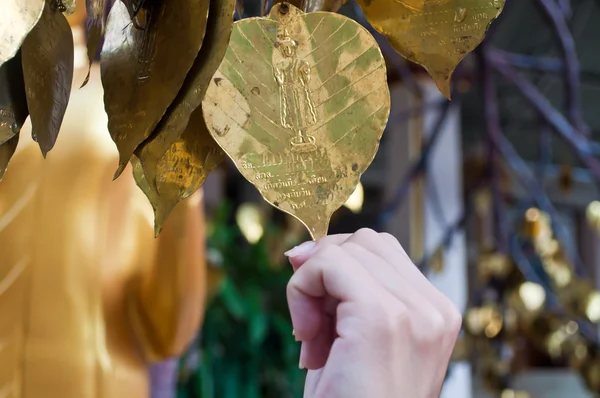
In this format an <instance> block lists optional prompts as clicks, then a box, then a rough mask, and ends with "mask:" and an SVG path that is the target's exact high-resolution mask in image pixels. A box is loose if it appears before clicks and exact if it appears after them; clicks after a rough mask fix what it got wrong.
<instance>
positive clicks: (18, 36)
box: [0, 0, 45, 66]
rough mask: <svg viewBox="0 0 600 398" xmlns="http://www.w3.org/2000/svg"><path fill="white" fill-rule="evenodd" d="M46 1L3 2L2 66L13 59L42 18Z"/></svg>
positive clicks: (9, 0) (0, 37) (0, 30)
mask: <svg viewBox="0 0 600 398" xmlns="http://www.w3.org/2000/svg"><path fill="white" fill-rule="evenodd" d="M44 4H45V3H44V0H2V6H1V11H2V23H1V24H0V66H2V64H3V63H4V62H6V61H8V60H9V59H11V58H12V57H13V56H14V55H15V54H16V53H17V51H19V48H21V44H22V43H23V40H25V37H26V36H27V34H28V33H29V32H30V31H31V29H33V27H34V26H35V24H36V23H37V21H38V20H39V19H40V17H41V16H42V10H43V9H44Z"/></svg>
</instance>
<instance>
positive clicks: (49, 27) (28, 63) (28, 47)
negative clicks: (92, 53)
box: [22, 4, 73, 156]
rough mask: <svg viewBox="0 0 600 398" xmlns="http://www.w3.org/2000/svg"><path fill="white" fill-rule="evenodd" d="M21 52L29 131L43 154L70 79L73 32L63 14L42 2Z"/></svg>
mask: <svg viewBox="0 0 600 398" xmlns="http://www.w3.org/2000/svg"><path fill="white" fill-rule="evenodd" d="M22 53H23V54H22V58H23V76H24V78H25V89H26V93H27V106H28V108H29V114H30V115H31V124H32V126H33V130H32V134H33V137H34V139H35V140H36V141H37V142H38V144H39V145H40V149H41V150H42V154H43V155H44V156H46V154H47V153H48V152H49V151H50V150H51V149H52V147H54V143H55V142H56V138H57V137H58V132H59V131H60V126H61V123H62V121H63V117H64V115H65V111H66V109H67V104H68V103H69V96H70V93H71V84H72V81H73V33H72V32H71V27H70V26H69V23H68V22H67V20H66V18H65V16H64V15H63V14H62V13H61V12H60V11H58V10H55V9H54V8H53V7H52V6H50V5H49V4H46V7H45V8H44V12H43V13H42V17H41V18H40V20H39V22H38V24H37V25H36V26H35V28H33V29H32V30H31V32H30V33H29V35H28V36H27V38H26V39H25V41H24V42H23V48H22Z"/></svg>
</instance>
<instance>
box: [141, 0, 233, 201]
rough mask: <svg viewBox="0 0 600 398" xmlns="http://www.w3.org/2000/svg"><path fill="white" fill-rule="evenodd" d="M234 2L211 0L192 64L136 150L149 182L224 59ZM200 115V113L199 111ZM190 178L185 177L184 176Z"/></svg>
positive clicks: (196, 124) (153, 180)
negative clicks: (208, 14) (201, 36)
mask: <svg viewBox="0 0 600 398" xmlns="http://www.w3.org/2000/svg"><path fill="white" fill-rule="evenodd" d="M235 4H236V1H235V0H212V1H211V3H210V10H211V13H210V18H209V19H208V25H207V27H206V35H205V37H204V41H203V43H202V48H201V49H200V53H199V54H198V57H197V58H196V60H195V62H194V65H193V66H192V68H191V69H190V71H189V73H188V76H187V78H186V79H185V82H184V83H183V86H182V88H181V90H180V91H179V94H178V95H177V97H176V98H175V100H174V101H173V103H172V104H171V105H170V106H169V108H168V110H167V112H166V114H165V115H164V116H163V118H162V120H161V121H160V123H159V124H158V126H156V129H155V130H154V132H153V133H152V135H151V136H150V138H148V139H147V140H146V141H145V142H144V143H142V144H141V145H140V146H139V147H138V149H137V150H136V152H135V153H136V156H137V157H138V158H139V161H140V162H141V164H142V167H143V169H144V175H145V176H146V178H147V179H148V183H150V184H153V185H155V184H156V180H157V172H158V170H157V164H158V162H159V161H160V159H161V157H162V156H163V155H164V154H165V153H166V152H167V151H168V150H169V148H172V147H173V145H174V143H175V142H177V141H178V140H179V138H180V137H181V135H182V133H183V132H184V130H185V129H186V126H187V125H188V122H190V116H191V115H192V112H194V111H195V110H196V109H198V107H199V106H200V105H201V102H202V98H203V97H204V93H205V92H206V88H207V87H208V83H209V82H210V79H211V78H212V76H213V74H214V73H215V72H216V70H217V68H218V67H219V65H220V64H221V61H222V60H223V56H224V55H225V51H226V50H227V45H228V44H229V38H230V36H231V30H232V28H233V13H234V10H235ZM212 10H214V11H212ZM201 117H202V112H201V111H200V118H201ZM193 124H194V125H195V126H200V125H202V129H203V130H206V128H205V127H204V126H203V125H204V122H203V121H202V120H200V122H198V121H195V122H194V123H193ZM191 128H194V127H193V126H192V127H191ZM199 128H200V127H197V129H196V130H197V132H196V133H199V132H200V131H199ZM203 140H205V141H207V142H208V141H213V140H212V138H211V137H210V135H207V136H206V137H205V138H203ZM213 146H214V147H216V148H218V146H217V145H216V144H213ZM196 166H199V167H201V165H194V167H191V168H189V169H188V170H189V171H190V172H191V171H193V170H195V168H196ZM169 173H170V171H169ZM191 177H192V176H186V178H185V179H188V178H191ZM159 178H162V179H164V178H165V177H164V176H159ZM169 196H173V195H172V194H171V195H169Z"/></svg>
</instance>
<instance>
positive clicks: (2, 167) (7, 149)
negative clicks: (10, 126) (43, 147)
mask: <svg viewBox="0 0 600 398" xmlns="http://www.w3.org/2000/svg"><path fill="white" fill-rule="evenodd" d="M18 143H19V135H18V134H17V135H15V136H14V137H12V138H11V139H10V140H8V141H6V142H5V143H4V144H0V181H1V180H2V178H3V177H4V173H6V169H7V167H8V163H9V162H10V158H12V156H13V155H14V153H15V150H16V149H17V144H18Z"/></svg>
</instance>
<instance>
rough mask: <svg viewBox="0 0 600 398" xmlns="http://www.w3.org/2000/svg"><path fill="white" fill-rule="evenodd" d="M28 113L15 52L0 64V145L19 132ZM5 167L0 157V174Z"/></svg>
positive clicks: (21, 68) (18, 56)
mask: <svg viewBox="0 0 600 398" xmlns="http://www.w3.org/2000/svg"><path fill="white" fill-rule="evenodd" d="M28 115H29V111H28V110H27V98H26V96H25V83H24V81H23V67H22V66H21V53H20V52H17V55H15V56H14V57H13V58H11V59H10V60H8V61H7V62H5V63H4V64H3V65H2V66H0V145H2V144H4V143H6V142H7V141H9V140H10V139H11V138H13V137H15V136H16V135H18V134H19V131H21V127H22V126H23V123H25V120H26V119H27V116H28ZM6 162H8V160H7V161H6ZM5 168H6V164H4V157H3V158H2V159H0V174H1V173H3V170H4V169H5Z"/></svg>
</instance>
